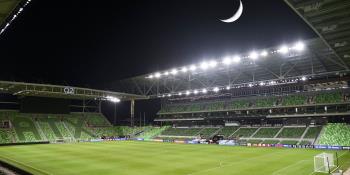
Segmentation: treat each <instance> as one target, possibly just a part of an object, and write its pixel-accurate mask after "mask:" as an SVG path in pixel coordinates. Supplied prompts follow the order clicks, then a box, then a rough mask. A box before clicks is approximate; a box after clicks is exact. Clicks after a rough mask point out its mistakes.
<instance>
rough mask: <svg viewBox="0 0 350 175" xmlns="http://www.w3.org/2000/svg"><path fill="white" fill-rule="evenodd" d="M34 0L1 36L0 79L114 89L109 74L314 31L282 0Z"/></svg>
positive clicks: (262, 44)
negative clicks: (229, 20) (236, 15)
mask: <svg viewBox="0 0 350 175" xmlns="http://www.w3.org/2000/svg"><path fill="white" fill-rule="evenodd" d="M243 4H244V11H243V15H242V17H241V18H240V19H239V20H238V21H236V22H234V23H229V24H227V23H223V22H221V21H220V20H219V19H224V18H228V17H230V16H232V15H233V13H234V12H235V11H236V10H237V9H238V6H239V1H238V0H221V1H218V0H167V1H164V0H147V1H141V0H139V1H137V0H124V1H123V0H121V1H120V0H118V1H104V2H101V1H86V0H85V1H78V0H74V1H71V0H61V1H44V0H33V1H32V3H31V4H30V5H29V6H28V7H27V8H26V9H25V11H24V13H22V14H21V15H20V17H19V18H17V19H16V21H15V22H14V23H13V24H12V25H11V27H9V28H8V30H7V31H6V32H5V33H4V34H3V35H2V36H0V48H1V68H0V79H1V80H11V81H14V80H15V81H24V82H36V83H51V84H62V85H73V86H83V87H90V88H99V89H113V87H111V86H110V82H113V81H116V80H118V79H123V78H127V77H132V76H136V75H140V74H145V73H150V72H155V71H157V70H162V69H170V68H172V67H174V66H182V65H187V64H191V63H196V62H199V61H201V60H202V59H205V58H207V57H215V56H222V55H224V54H227V53H236V52H239V51H249V50H250V49H254V48H264V47H270V46H275V45H279V44H281V43H283V42H287V43H288V42H294V41H296V40H299V39H308V38H312V37H315V35H314V33H313V32H312V31H311V29H310V28H309V27H308V26H307V25H306V24H305V23H304V22H303V20H302V19H301V18H299V17H298V16H297V15H296V14H295V13H294V12H293V11H292V10H291V9H290V8H289V7H288V6H287V4H285V3H284V1H282V0H263V1H262V0H243Z"/></svg>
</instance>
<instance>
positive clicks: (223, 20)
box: [220, 0, 243, 23]
mask: <svg viewBox="0 0 350 175" xmlns="http://www.w3.org/2000/svg"><path fill="white" fill-rule="evenodd" d="M242 13H243V4H242V1H241V0H239V8H238V10H237V12H236V13H235V14H234V15H233V16H232V17H231V18H228V19H220V21H222V22H226V23H231V22H234V21H236V20H237V19H238V18H239V17H241V15H242Z"/></svg>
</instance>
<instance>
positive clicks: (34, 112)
mask: <svg viewBox="0 0 350 175" xmlns="http://www.w3.org/2000/svg"><path fill="white" fill-rule="evenodd" d="M31 3H34V2H31V1H30V0H27V1H22V0H4V1H1V0H0V26H1V28H0V30H1V31H0V37H1V36H2V35H4V34H6V32H8V30H12V28H11V26H13V25H14V24H12V23H15V22H16V20H17V19H16V18H19V17H20V16H21V15H22V14H21V13H25V11H26V8H27V6H30V5H31ZM243 3H245V2H244V1H243ZM283 4H284V5H286V6H288V8H289V9H290V10H291V12H292V13H293V15H294V16H297V18H298V19H300V20H302V22H303V25H304V26H307V27H308V28H310V29H311V30H312V31H313V32H314V33H315V34H316V37H313V38H310V39H303V40H295V41H291V42H288V43H284V44H282V45H269V46H268V47H265V48H263V47H262V48H256V49H254V50H250V51H246V52H239V53H236V54H223V55H222V56H220V57H217V58H216V57H215V58H212V57H211V58H210V59H206V60H203V61H199V62H193V63H192V64H187V65H180V66H178V67H170V68H169V67H168V68H167V69H159V70H156V71H154V72H148V73H145V74H139V75H137V76H131V77H129V78H123V79H120V80H118V81H115V82H113V83H112V84H113V87H114V89H113V90H102V89H103V88H87V87H84V86H70V85H58V84H57V85H56V84H52V83H31V82H27V81H9V80H4V81H0V98H1V100H0V174H6V175H7V174H10V175H12V174H43V175H46V174H121V175H136V174H142V175H164V174H171V175H196V174H217V175H226V174H239V175H245V174H247V175H248V174H249V175H250V174H259V175H265V174H266V175H267V174H271V175H295V174H298V175H299V174H300V175H311V174H320V175H321V174H339V175H340V174H350V89H349V87H350V83H349V82H350V69H349V66H350V45H349V43H350V23H349V21H350V3H349V2H348V1H347V0H284V1H283ZM241 5H242V2H241ZM26 15H27V14H26ZM150 45H151V44H150ZM150 47H152V46H150ZM141 62H142V61H141ZM142 64H144V65H143V66H147V63H145V62H143V63H142ZM89 71H91V70H89ZM146 103H150V104H151V105H148V106H147V105H145V104H146ZM122 104H124V106H125V105H126V108H127V114H126V115H127V118H126V119H125V120H123V121H121V122H117V120H118V119H117V117H116V113H117V107H118V106H121V105H122ZM139 105H141V106H142V105H145V106H146V107H145V108H149V109H148V110H150V109H151V108H152V109H153V108H154V109H156V113H154V116H153V114H151V115H152V116H153V118H147V121H146V114H145V113H142V112H140V110H138V109H139V108H138V107H139ZM107 108H108V109H107ZM106 110H109V112H106ZM146 111H147V110H146ZM109 116H112V117H109Z"/></svg>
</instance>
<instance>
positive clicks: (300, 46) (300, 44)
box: [293, 41, 305, 51]
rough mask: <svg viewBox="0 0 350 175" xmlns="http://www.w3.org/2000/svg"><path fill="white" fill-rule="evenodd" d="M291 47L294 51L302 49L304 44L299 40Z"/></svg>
mask: <svg viewBox="0 0 350 175" xmlns="http://www.w3.org/2000/svg"><path fill="white" fill-rule="evenodd" d="M293 49H294V50H296V51H303V50H304V49H305V44H304V43H303V42H300V41H299V42H297V43H295V45H294V46H293Z"/></svg>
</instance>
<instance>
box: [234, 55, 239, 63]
mask: <svg viewBox="0 0 350 175" xmlns="http://www.w3.org/2000/svg"><path fill="white" fill-rule="evenodd" d="M232 61H233V62H235V63H239V62H240V61H241V58H240V57H239V56H238V55H236V56H234V57H233V60H232Z"/></svg>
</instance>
